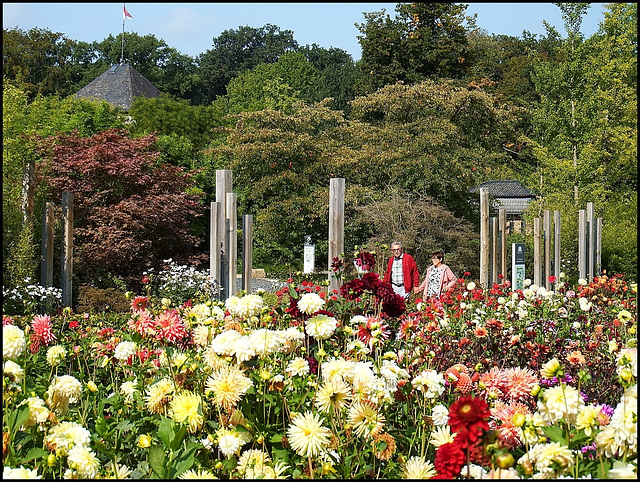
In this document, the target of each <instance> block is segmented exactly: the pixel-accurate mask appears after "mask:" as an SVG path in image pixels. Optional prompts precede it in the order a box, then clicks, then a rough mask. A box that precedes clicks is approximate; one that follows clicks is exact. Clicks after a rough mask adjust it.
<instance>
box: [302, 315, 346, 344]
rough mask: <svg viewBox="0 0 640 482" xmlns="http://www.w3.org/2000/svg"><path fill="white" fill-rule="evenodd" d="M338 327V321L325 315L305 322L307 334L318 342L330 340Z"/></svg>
mask: <svg viewBox="0 0 640 482" xmlns="http://www.w3.org/2000/svg"><path fill="white" fill-rule="evenodd" d="M337 326H338V321H337V320H336V319H335V318H334V317H333V316H327V315H324V314H320V315H315V316H313V317H311V318H309V319H308V320H306V321H305V327H306V330H307V334H308V335H309V336H312V337H314V338H316V339H318V340H324V339H326V338H329V337H330V336H331V335H332V334H333V332H334V331H335V330H336V327H337Z"/></svg>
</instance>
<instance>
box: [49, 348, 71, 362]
mask: <svg viewBox="0 0 640 482" xmlns="http://www.w3.org/2000/svg"><path fill="white" fill-rule="evenodd" d="M66 356H67V350H65V348H64V347H63V346H61V345H53V346H52V347H50V348H49V349H48V350H47V363H48V364H49V365H51V366H52V367H55V366H58V365H60V363H62V361H63V360H64V359H65V357H66Z"/></svg>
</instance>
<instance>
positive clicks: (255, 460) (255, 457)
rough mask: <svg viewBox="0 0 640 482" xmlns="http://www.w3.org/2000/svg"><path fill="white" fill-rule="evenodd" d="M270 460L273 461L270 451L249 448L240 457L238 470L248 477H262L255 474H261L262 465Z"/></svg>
mask: <svg viewBox="0 0 640 482" xmlns="http://www.w3.org/2000/svg"><path fill="white" fill-rule="evenodd" d="M269 462H271V457H270V456H269V454H268V453H266V452H264V451H262V450H258V449H249V450H245V451H244V452H243V453H242V455H241V456H240V458H239V459H238V465H237V466H236V470H237V471H238V473H239V474H240V475H243V476H244V477H245V478H246V479H255V478H260V477H255V475H258V476H259V475H261V474H262V472H263V469H262V467H263V466H264V465H266V464H268V463H269Z"/></svg>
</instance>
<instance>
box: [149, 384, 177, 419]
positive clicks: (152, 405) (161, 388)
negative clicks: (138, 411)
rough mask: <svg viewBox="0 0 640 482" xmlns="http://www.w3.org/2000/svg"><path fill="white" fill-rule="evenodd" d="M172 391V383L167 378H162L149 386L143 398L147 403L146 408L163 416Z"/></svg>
mask: <svg viewBox="0 0 640 482" xmlns="http://www.w3.org/2000/svg"><path fill="white" fill-rule="evenodd" d="M173 391H174V385H173V382H172V381H171V380H170V379H168V378H162V379H160V380H158V381H157V382H155V383H154V384H153V385H151V386H150V387H149V388H147V390H146V393H147V394H146V395H145V397H144V399H145V401H146V402H147V408H148V409H149V410H150V411H151V412H153V413H157V414H160V415H164V413H165V408H166V406H167V403H168V402H169V397H170V396H171V394H172V393H173Z"/></svg>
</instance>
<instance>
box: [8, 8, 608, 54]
mask: <svg viewBox="0 0 640 482" xmlns="http://www.w3.org/2000/svg"><path fill="white" fill-rule="evenodd" d="M396 5H397V3H364V2H361V3H318V2H313V3H124V4H123V3H3V4H2V27H3V28H8V29H12V28H19V29H21V30H24V31H28V30H30V29H32V28H34V27H37V28H41V29H46V30H50V31H52V32H60V33H62V34H64V36H65V37H67V38H69V39H71V40H76V41H85V42H93V41H102V40H104V39H105V38H107V37H108V36H109V35H113V36H114V37H115V36H117V35H119V34H120V33H122V31H123V6H124V7H125V8H126V9H127V12H129V14H131V16H132V17H133V19H130V18H127V20H126V21H124V32H125V42H126V34H127V33H131V32H134V33H137V34H138V35H140V36H145V35H149V34H152V35H154V36H155V37H156V38H157V39H159V40H164V42H165V43H166V44H167V45H168V46H169V47H173V48H175V49H176V50H177V51H178V52H180V53H182V54H185V55H189V56H190V57H193V58H195V57H197V56H198V55H199V54H201V53H204V52H206V51H207V50H209V49H211V47H212V39H213V38H216V37H218V36H219V35H220V34H221V33H222V32H223V31H225V30H237V29H238V28H239V27H242V26H249V27H253V28H260V27H263V26H264V25H266V24H268V23H270V24H272V25H276V26H278V27H279V28H280V30H281V31H283V30H291V31H293V38H294V39H295V40H296V41H297V42H298V44H299V45H301V46H304V45H312V44H314V43H315V44H317V45H318V46H320V47H324V48H327V49H328V48H331V47H336V48H340V49H343V50H345V51H346V52H348V53H350V54H351V56H352V57H353V59H354V60H359V59H360V56H361V49H360V44H359V43H358V39H357V36H358V35H361V33H360V31H359V30H358V28H357V27H356V26H355V24H356V23H364V22H365V17H364V15H363V12H378V11H381V10H382V9H384V10H385V11H386V13H388V14H389V15H390V16H391V18H394V17H395V6H396ZM468 5H469V7H468V8H467V11H466V14H467V15H472V14H474V13H477V14H478V16H477V20H476V23H477V25H478V27H480V28H482V29H485V30H486V31H487V32H488V33H489V34H503V35H511V36H518V37H520V36H521V35H522V32H523V31H524V30H527V31H529V32H530V33H532V34H537V35H538V36H541V35H544V34H545V28H544V26H543V24H542V21H543V20H546V21H547V22H548V23H549V24H550V25H552V26H554V27H555V28H556V30H557V31H558V32H559V33H560V35H561V36H562V37H565V36H566V31H565V29H564V22H563V21H562V16H561V14H560V9H559V8H558V7H556V6H555V5H553V3H469V4H468ZM603 6H604V4H603V3H593V4H591V7H590V8H589V10H588V11H587V14H586V16H585V17H584V18H583V22H582V27H581V32H582V33H583V34H584V36H585V37H590V36H591V35H593V34H594V33H595V32H596V31H597V30H598V25H599V23H600V22H602V21H603V19H604V14H603V11H604V8H603Z"/></svg>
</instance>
